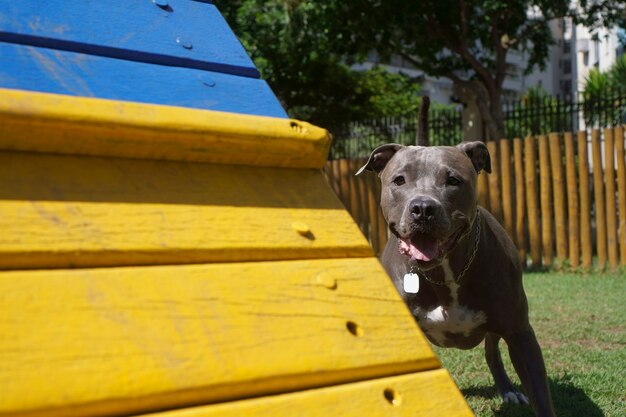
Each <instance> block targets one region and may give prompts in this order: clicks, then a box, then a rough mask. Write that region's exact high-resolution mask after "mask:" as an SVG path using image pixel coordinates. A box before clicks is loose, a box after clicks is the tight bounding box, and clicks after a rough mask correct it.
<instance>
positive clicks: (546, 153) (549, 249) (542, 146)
mask: <svg viewBox="0 0 626 417" xmlns="http://www.w3.org/2000/svg"><path fill="white" fill-rule="evenodd" d="M538 142H539V190H540V194H541V200H540V201H541V248H542V252H543V264H544V265H545V266H547V267H551V266H552V261H553V260H554V239H553V237H552V236H553V235H552V213H553V210H552V181H551V180H550V179H551V175H550V147H549V145H548V137H547V136H546V135H540V136H539V137H538Z"/></svg>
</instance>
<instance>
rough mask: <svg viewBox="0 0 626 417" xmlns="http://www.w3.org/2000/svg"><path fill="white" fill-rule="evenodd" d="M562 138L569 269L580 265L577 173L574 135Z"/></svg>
mask: <svg viewBox="0 0 626 417" xmlns="http://www.w3.org/2000/svg"><path fill="white" fill-rule="evenodd" d="M563 140H564V142H565V179H566V183H567V220H568V222H567V225H568V231H569V233H568V238H569V261H570V267H571V269H576V268H578V266H579V265H580V226H579V224H580V222H579V218H580V217H579V215H578V174H577V172H576V153H575V147H574V146H575V145H574V135H573V134H572V132H566V133H564V135H563Z"/></svg>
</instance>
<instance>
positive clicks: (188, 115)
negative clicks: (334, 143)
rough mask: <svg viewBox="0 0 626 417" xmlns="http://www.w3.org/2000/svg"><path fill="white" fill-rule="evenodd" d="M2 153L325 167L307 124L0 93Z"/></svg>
mask: <svg viewBox="0 0 626 417" xmlns="http://www.w3.org/2000/svg"><path fill="white" fill-rule="evenodd" d="M0 126H1V128H0V149H8V150H19V151H36V152H52V153H64V154H82V155H96V156H118V157H124V158H140V159H163V160H185V161H197V162H213V163H224V164H237V165H252V166H275V167H295V168H322V167H323V166H324V164H325V163H326V156H327V155H328V149H329V146H330V141H331V139H330V135H329V134H328V132H327V131H326V130H324V129H321V128H318V127H315V126H313V125H310V124H308V123H305V122H300V121H295V120H288V119H279V118H271V117H260V116H249V115H241V114H233V113H223V112H212V111H206V110H195V109H185V108H179V107H169V106H158V105H150V104H139V103H126V102H120V101H111V100H103V99H93V98H83V97H69V96H63V95H56V94H44V93H33V92H27V91H18V90H7V89H0Z"/></svg>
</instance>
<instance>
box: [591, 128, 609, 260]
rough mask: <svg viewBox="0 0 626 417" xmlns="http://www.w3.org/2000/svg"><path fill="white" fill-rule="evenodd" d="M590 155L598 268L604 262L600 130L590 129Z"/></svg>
mask: <svg viewBox="0 0 626 417" xmlns="http://www.w3.org/2000/svg"><path fill="white" fill-rule="evenodd" d="M591 157H592V160H593V191H594V193H593V194H594V202H595V207H596V246H597V248H598V249H597V250H598V268H599V269H603V268H604V266H605V264H606V252H607V251H606V207H605V206H604V176H603V175H602V149H601V147H600V131H599V130H598V129H593V130H592V131H591Z"/></svg>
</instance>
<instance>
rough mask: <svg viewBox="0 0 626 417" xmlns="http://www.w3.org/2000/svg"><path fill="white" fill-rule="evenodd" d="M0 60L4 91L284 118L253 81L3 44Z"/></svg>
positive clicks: (266, 91) (259, 82)
mask: <svg viewBox="0 0 626 417" xmlns="http://www.w3.org/2000/svg"><path fill="white" fill-rule="evenodd" d="M125 3H130V2H125ZM132 3H136V2H132ZM146 3H147V4H149V3H148V2H146ZM207 43H210V42H207ZM0 56H2V58H3V60H4V61H6V62H10V63H11V65H3V66H1V67H0V87H3V88H12V89H20V90H32V91H40V92H45V93H53V94H65V95H70V96H81V97H99V98H104V99H109V100H124V101H134V102H141V103H154V104H162V105H168V106H181V107H192V108H197V109H205V110H214V111H224V112H230V113H240V114H252V115H258V116H268V117H280V118H287V113H285V110H284V109H283V108H282V106H281V104H280V102H279V101H278V99H277V98H276V97H275V96H274V93H273V92H272V90H271V89H270V87H269V86H268V85H267V83H266V82H265V81H263V80H259V79H255V78H248V77H237V76H235V75H229V74H224V73H220V72H209V71H203V70H197V69H191V68H180V67H171V66H164V65H156V64H148V63H142V62H132V61H124V60H118V59H113V58H105V57H100V56H95V55H86V54H80V53H75V52H65V51H58V50H54V49H46V48H39V47H34V46H21V45H15V44H9V43H2V42H0ZM129 78H132V82H131V81H130V80H129Z"/></svg>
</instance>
